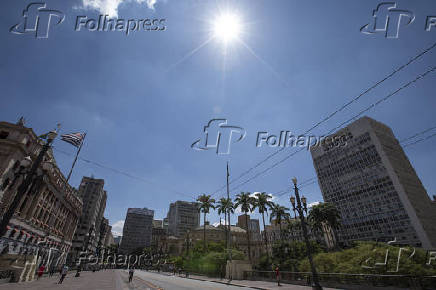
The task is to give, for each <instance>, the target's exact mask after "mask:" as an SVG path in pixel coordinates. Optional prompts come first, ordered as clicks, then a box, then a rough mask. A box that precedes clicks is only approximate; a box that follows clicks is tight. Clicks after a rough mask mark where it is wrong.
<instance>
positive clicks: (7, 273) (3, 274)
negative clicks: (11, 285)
mask: <svg viewBox="0 0 436 290" xmlns="http://www.w3.org/2000/svg"><path fill="white" fill-rule="evenodd" d="M13 277H14V272H13V271H11V270H2V271H0V281H2V282H9V281H11V279H12V278H13ZM0 283H1V282H0Z"/></svg>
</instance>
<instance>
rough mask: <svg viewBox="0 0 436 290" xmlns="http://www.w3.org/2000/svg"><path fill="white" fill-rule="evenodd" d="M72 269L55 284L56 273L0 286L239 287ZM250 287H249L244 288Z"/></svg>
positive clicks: (38, 289)
mask: <svg viewBox="0 0 436 290" xmlns="http://www.w3.org/2000/svg"><path fill="white" fill-rule="evenodd" d="M74 274H75V273H72V272H70V273H68V275H67V277H66V278H65V281H64V283H63V284H62V285H60V284H57V282H58V280H59V275H54V276H53V277H51V278H50V277H43V278H41V279H40V280H38V281H32V282H23V283H7V284H1V285H0V290H22V289H23V290H24V289H26V290H27V289H29V290H30V289H32V290H55V289H56V290H57V289H62V290H96V289H98V290H133V289H135V290H136V289H140V290H160V289H165V290H171V289H180V290H184V289H227V290H233V289H238V290H241V287H236V286H227V285H224V284H220V283H214V282H207V281H198V280H192V279H186V278H181V277H177V276H168V275H166V274H158V273H153V272H146V271H139V270H136V271H135V275H134V279H133V282H132V283H130V284H129V283H128V278H127V275H128V274H127V272H126V271H123V270H104V271H97V272H95V273H93V272H82V274H81V275H80V277H78V278H76V277H74ZM245 289H250V288H245Z"/></svg>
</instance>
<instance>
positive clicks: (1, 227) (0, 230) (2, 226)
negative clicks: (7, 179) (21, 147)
mask: <svg viewBox="0 0 436 290" xmlns="http://www.w3.org/2000/svg"><path fill="white" fill-rule="evenodd" d="M56 136H57V132H56V131H51V132H50V133H48V134H47V142H46V143H45V144H44V146H43V147H42V149H41V151H40V152H39V154H38V157H37V158H36V160H35V161H34V162H33V164H32V160H31V159H30V157H26V158H24V159H23V160H21V162H20V165H21V166H23V168H26V167H29V166H30V164H32V166H31V168H30V170H29V173H28V174H27V176H26V177H25V179H24V180H23V182H22V183H21V184H20V186H19V187H18V189H17V193H16V194H15V197H14V200H13V201H12V203H11V205H10V206H9V208H8V210H7V211H6V212H5V214H4V215H3V218H2V220H1V222H0V237H3V236H4V235H5V233H6V232H7V226H8V224H9V222H10V220H11V218H12V216H13V215H14V213H15V211H16V209H17V207H18V205H19V204H20V201H21V199H22V198H23V196H24V195H25V194H26V192H27V190H28V189H29V186H30V185H31V184H32V182H33V179H34V175H35V174H37V169H38V168H39V166H40V165H41V163H42V161H43V160H44V156H45V153H47V151H48V149H49V148H50V145H51V143H52V142H53V140H54V139H55V138H56Z"/></svg>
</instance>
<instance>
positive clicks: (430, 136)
mask: <svg viewBox="0 0 436 290" xmlns="http://www.w3.org/2000/svg"><path fill="white" fill-rule="evenodd" d="M435 128H436V127H432V128H429V129H426V130H424V131H422V132H419V133H417V134H414V135H412V136H410V137H407V138H404V139H402V140H401V141H400V143H404V141H405V140H410V139H412V138H414V137H416V136H419V135H421V134H423V133H426V132H428V131H431V130H433V129H435ZM435 136H436V133H434V134H432V135H429V136H427V137H424V138H421V139H418V140H416V141H415V142H412V143H409V144H406V145H403V148H405V147H408V146H411V145H416V144H419V143H421V142H424V141H426V140H428V139H430V138H433V137H435ZM313 179H317V177H312V178H309V179H308V180H306V181H304V182H302V183H301V185H300V187H299V188H303V187H306V186H309V185H312V184H314V183H316V182H317V181H316V180H315V181H312V182H310V183H306V182H308V181H310V180H313ZM288 192H291V190H289V189H285V190H281V191H279V192H277V193H276V195H277V196H279V197H280V196H283V195H284V194H286V193H288Z"/></svg>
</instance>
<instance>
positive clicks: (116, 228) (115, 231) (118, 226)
mask: <svg viewBox="0 0 436 290" xmlns="http://www.w3.org/2000/svg"><path fill="white" fill-rule="evenodd" d="M123 227H124V221H123V220H121V221H117V222H115V223H114V224H112V235H114V237H115V236H122V235H123Z"/></svg>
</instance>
